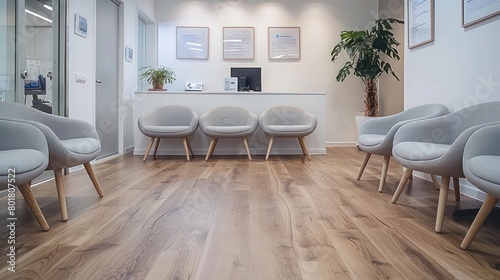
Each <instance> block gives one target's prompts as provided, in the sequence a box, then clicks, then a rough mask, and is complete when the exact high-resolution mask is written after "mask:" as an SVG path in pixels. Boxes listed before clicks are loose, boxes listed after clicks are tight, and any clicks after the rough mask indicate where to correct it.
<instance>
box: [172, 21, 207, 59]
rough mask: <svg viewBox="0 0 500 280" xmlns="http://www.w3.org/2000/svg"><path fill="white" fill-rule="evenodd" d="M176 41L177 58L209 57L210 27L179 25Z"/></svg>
mask: <svg viewBox="0 0 500 280" xmlns="http://www.w3.org/2000/svg"><path fill="white" fill-rule="evenodd" d="M176 41H177V47H176V53H177V59H198V60H207V59H208V51H209V46H208V42H209V28H208V27H191V26H177V28H176Z"/></svg>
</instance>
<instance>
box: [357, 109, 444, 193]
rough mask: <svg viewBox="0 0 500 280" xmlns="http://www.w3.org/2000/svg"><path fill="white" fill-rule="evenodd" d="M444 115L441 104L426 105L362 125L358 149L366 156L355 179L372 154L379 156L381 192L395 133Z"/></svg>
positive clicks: (379, 188)
mask: <svg viewBox="0 0 500 280" xmlns="http://www.w3.org/2000/svg"><path fill="white" fill-rule="evenodd" d="M446 114H448V108H447V107H446V106H444V105H442V104H426V105H421V106H417V107H413V108H410V109H407V110H405V111H403V112H401V113H398V114H395V115H392V116H387V117H380V118H374V119H370V120H368V121H366V122H365V123H363V124H362V125H361V127H360V129H359V137H358V147H359V149H360V150H362V151H363V152H365V153H366V156H365V160H364V161H363V165H361V168H360V169H359V173H358V177H357V178H356V179H357V180H359V179H360V178H361V175H363V171H364V170H365V167H366V164H367V163H368V160H370V157H371V155H372V154H375V155H381V156H383V157H384V164H383V166H382V174H381V176H380V184H379V187H378V191H379V192H383V191H384V185H385V178H386V176H387V169H388V168H389V161H390V159H391V156H392V142H393V139H394V134H396V131H398V129H399V128H400V127H401V126H402V125H404V124H407V123H410V122H413V121H417V120H423V119H430V118H434V117H438V116H442V115H446Z"/></svg>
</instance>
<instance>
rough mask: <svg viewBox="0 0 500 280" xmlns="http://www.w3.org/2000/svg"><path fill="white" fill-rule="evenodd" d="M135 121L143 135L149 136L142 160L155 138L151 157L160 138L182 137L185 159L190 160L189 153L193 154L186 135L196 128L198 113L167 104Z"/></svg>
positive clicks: (154, 154) (184, 107)
mask: <svg viewBox="0 0 500 280" xmlns="http://www.w3.org/2000/svg"><path fill="white" fill-rule="evenodd" d="M137 123H138V125H139V130H140V131H141V132H142V133H143V134H144V135H146V136H148V137H151V141H150V142H149V146H148V150H147V151H146V154H145V155H144V158H143V160H142V161H146V158H147V156H148V154H149V151H150V150H151V147H152V146H153V143H154V141H155V139H156V147H155V150H154V153H153V157H154V158H155V159H156V152H157V151H158V146H159V145H160V140H161V138H182V140H183V143H184V150H185V152H186V159H187V161H190V156H189V153H191V154H192V155H193V156H194V154H193V149H192V148H191V144H190V143H189V139H188V136H189V135H191V134H193V132H194V131H195V130H196V129H197V128H198V114H196V112H195V111H194V110H193V109H191V108H189V107H186V106H180V105H167V106H163V107H159V108H157V109H155V110H154V111H153V112H151V113H149V114H147V115H144V116H141V117H139V119H138V121H137Z"/></svg>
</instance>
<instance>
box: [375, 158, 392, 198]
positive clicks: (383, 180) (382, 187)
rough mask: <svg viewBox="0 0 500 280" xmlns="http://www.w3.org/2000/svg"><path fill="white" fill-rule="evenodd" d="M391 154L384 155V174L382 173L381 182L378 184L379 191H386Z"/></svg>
mask: <svg viewBox="0 0 500 280" xmlns="http://www.w3.org/2000/svg"><path fill="white" fill-rule="evenodd" d="M390 160H391V157H390V156H384V164H383V165H382V175H380V183H379V185H378V192H383V191H384V186H385V178H386V177H387V169H389V161H390Z"/></svg>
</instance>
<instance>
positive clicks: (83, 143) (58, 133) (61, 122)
mask: <svg viewBox="0 0 500 280" xmlns="http://www.w3.org/2000/svg"><path fill="white" fill-rule="evenodd" d="M0 117H3V118H9V119H15V120H16V121H19V122H24V123H29V124H31V125H33V126H35V127H37V128H38V129H39V130H40V131H42V133H43V134H44V136H45V138H46V139H47V144H48V147H49V164H48V166H47V170H54V175H55V180H56V186H57V194H58V197H59V206H60V208H61V217H62V220H63V221H67V220H68V210H67V207H66V195H65V191H64V179H63V169H64V168H69V167H73V166H77V165H80V164H83V166H84V167H85V170H86V171H87V173H88V175H89V177H90V179H91V181H92V183H93V184H94V187H95V189H96V191H97V193H98V194H99V196H100V197H102V196H103V192H102V189H101V186H100V185H99V182H98V181H97V178H96V176H95V174H94V171H93V169H92V165H91V164H90V161H91V160H94V159H95V158H96V157H97V155H98V154H99V152H100V151H101V143H100V142H99V137H98V135H97V132H96V130H95V128H94V127H93V126H92V125H90V124H89V123H86V122H83V121H80V120H74V119H69V118H65V117H60V116H55V115H50V114H47V113H43V112H41V111H38V110H36V109H33V108H31V107H28V106H26V105H23V104H19V103H12V102H0Z"/></svg>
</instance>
